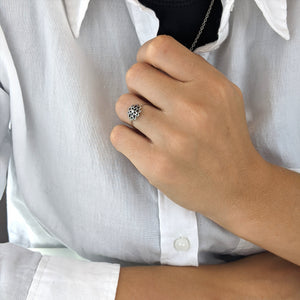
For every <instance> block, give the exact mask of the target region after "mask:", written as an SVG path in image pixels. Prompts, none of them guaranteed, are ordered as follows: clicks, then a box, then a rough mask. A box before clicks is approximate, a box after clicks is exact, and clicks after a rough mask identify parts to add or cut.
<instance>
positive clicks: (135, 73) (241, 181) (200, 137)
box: [111, 36, 264, 216]
mask: <svg viewBox="0 0 300 300" xmlns="http://www.w3.org/2000/svg"><path fill="white" fill-rule="evenodd" d="M126 82H127V86H128V89H129V93H128V94H124V95H122V96H121V97H120V98H119V100H118V102H117V103H116V112H117V114H118V116H119V118H120V119H121V120H122V121H124V122H126V123H128V124H130V122H129V120H128V116H127V110H128V107H129V106H130V105H132V104H143V103H147V104H148V105H145V106H144V107H143V114H142V115H141V116H140V117H139V118H138V119H137V120H136V121H134V123H133V125H134V127H135V128H136V129H137V130H138V131H137V130H134V129H131V128H129V127H127V126H125V125H118V126H116V127H115V128H114V129H113V131H112V133H111V142H112V144H113V145H114V147H115V148H116V149H117V150H118V151H120V152H121V153H123V154H124V155H125V156H126V157H127V158H128V159H129V160H130V161H131V162H132V163H133V164H134V165H135V166H136V168H137V169H138V170H139V171H140V172H141V173H142V174H143V175H144V176H145V177H146V178H147V179H148V180H149V182H150V183H151V184H153V185H154V186H155V187H157V188H158V189H160V190H161V191H162V192H163V193H165V194H166V195H167V196H168V197H169V198H170V199H172V200H173V201H175V202H176V203H177V204H179V205H181V206H183V207H185V208H188V209H191V210H194V211H198V212H201V213H203V214H205V215H207V216H214V215H215V214H217V213H222V214H224V213H226V210H227V208H228V207H229V206H231V207H232V206H234V205H235V202H236V201H242V199H245V195H246V194H247V192H248V189H249V187H250V186H251V182H252V181H253V180H255V178H256V175H255V174H256V170H257V168H260V167H262V166H263V163H264V160H263V159H262V157H261V156H260V155H259V153H258V152H257V151H256V150H255V148H254V146H253V144H252V142H251V139H250V136H249V132H248V128H247V122H246V117H245V109H244V103H243V96H242V93H241V91H240V89H239V88H238V87H237V86H236V85H234V84H233V83H232V82H230V81H229V80H228V79H227V78H226V77H225V76H224V75H223V74H222V73H220V72H219V71H218V70H216V69H215V68H214V67H213V66H211V65H210V64H209V63H207V62H206V61H205V60H204V59H203V58H202V57H200V56H198V55H196V54H194V53H192V52H190V51H189V50H188V49H186V48H185V47H184V46H182V45H181V44H179V43H178V42H176V41H175V40H174V39H173V38H171V37H169V36H159V37H157V38H155V39H153V40H151V41H149V42H147V43H146V44H144V45H143V46H142V47H141V48H140V50H139V51H138V54H137V63H136V64H135V65H133V66H132V67H131V68H130V69H129V71H128V73H127V75H126ZM139 132H140V133H142V134H140V133H139Z"/></svg>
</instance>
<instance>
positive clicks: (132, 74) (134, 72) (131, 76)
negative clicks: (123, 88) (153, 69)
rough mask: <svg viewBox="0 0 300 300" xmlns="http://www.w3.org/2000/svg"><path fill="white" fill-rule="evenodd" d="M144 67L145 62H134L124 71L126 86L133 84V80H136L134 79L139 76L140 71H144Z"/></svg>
mask: <svg viewBox="0 0 300 300" xmlns="http://www.w3.org/2000/svg"><path fill="white" fill-rule="evenodd" d="M145 68H146V64H145V63H140V62H138V63H135V64H134V65H132V66H131V67H130V68H129V70H128V71H127V72H126V76H125V79H126V83H127V85H128V86H131V85H132V84H134V82H136V79H137V78H138V77H139V76H141V73H142V72H144V70H145Z"/></svg>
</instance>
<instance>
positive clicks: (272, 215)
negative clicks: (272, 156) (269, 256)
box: [212, 163, 300, 265]
mask: <svg viewBox="0 0 300 300" xmlns="http://www.w3.org/2000/svg"><path fill="white" fill-rule="evenodd" d="M254 171H255V172H254V173H253V174H249V179H248V182H247V184H246V183H245V186H244V187H243V191H244V192H242V193H241V197H240V198H237V200H236V201H234V202H233V203H232V204H231V205H229V206H228V207H229V210H228V212H227V213H224V212H223V214H222V215H220V216H217V217H216V218H214V217H213V218H212V219H213V220H214V221H215V222H216V223H218V224H220V225H221V226H223V227H224V228H226V229H227V230H229V231H231V232H233V233H234V234H236V235H238V236H240V237H242V238H244V239H246V240H249V241H251V242H252V243H254V244H257V245H259V246H260V247H262V248H264V249H266V250H268V251H270V252H273V253H275V254H276V255H279V256H281V257H283V258H285V259H287V260H289V261H291V262H293V263H295V264H298V265H300V238H299V237H300V174H298V173H296V172H292V171H289V170H287V169H284V168H281V167H278V166H275V165H272V164H269V163H265V164H264V165H263V166H261V167H257V168H256V170H255V169H254Z"/></svg>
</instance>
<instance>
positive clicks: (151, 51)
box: [146, 35, 174, 60]
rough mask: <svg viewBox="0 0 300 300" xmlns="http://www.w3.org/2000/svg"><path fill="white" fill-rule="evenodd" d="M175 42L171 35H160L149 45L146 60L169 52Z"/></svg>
mask: <svg viewBox="0 0 300 300" xmlns="http://www.w3.org/2000/svg"><path fill="white" fill-rule="evenodd" d="M173 41H174V39H173V38H172V37H171V36H169V35H159V36H158V37H156V38H155V39H153V40H152V42H151V43H150V44H149V45H148V48H147V51H146V58H147V59H148V60H152V59H153V58H154V57H156V56H157V55H159V54H160V53H166V52H168V51H169V49H170V45H171V44H172V43H173Z"/></svg>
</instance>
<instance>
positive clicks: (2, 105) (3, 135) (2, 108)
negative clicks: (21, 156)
mask: <svg viewBox="0 0 300 300" xmlns="http://www.w3.org/2000/svg"><path fill="white" fill-rule="evenodd" d="M9 122H10V113H9V95H8V94H7V93H6V92H5V91H4V89H3V88H1V84H0V199H1V198H2V195H3V191H4V189H5V186H6V172H7V166H8V161H9V158H10V155H11V131H10V129H9Z"/></svg>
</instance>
